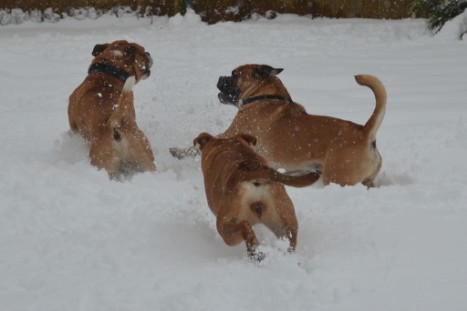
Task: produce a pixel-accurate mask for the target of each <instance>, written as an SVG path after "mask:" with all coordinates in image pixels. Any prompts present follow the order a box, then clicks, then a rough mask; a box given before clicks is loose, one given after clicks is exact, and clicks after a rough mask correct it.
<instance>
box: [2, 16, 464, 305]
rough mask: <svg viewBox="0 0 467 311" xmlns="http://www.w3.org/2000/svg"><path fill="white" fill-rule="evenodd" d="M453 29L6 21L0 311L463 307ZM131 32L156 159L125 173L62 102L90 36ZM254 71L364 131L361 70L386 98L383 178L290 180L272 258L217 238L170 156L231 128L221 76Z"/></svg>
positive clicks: (417, 23)
mask: <svg viewBox="0 0 467 311" xmlns="http://www.w3.org/2000/svg"><path fill="white" fill-rule="evenodd" d="M452 23H454V22H452ZM452 23H451V24H448V25H447V26H446V27H445V28H444V29H443V31H442V32H441V33H440V34H439V35H437V36H435V37H433V36H432V35H431V34H430V33H429V32H428V31H426V29H425V25H424V21H423V20H416V19H408V20H401V21H382V20H365V19H345V20H335V19H314V20H311V19H309V18H305V17H294V16H289V15H284V16H280V17H279V18H277V19H275V20H264V19H259V20H253V21H248V22H243V23H240V24H234V23H220V24H216V25H212V26H207V25H206V24H203V23H201V22H200V21H199V18H198V17H197V16H195V15H194V14H193V13H191V12H189V13H188V14H187V15H186V16H185V17H181V16H176V17H174V18H171V19H167V18H157V19H153V20H152V21H151V20H148V19H139V20H137V19H135V18H133V17H124V18H120V19H116V18H114V17H111V16H104V17H102V18H100V19H98V20H84V21H77V20H74V19H67V20H64V21H61V22H59V23H55V24H49V23H43V24H36V23H33V22H26V23H24V24H21V25H8V26H2V27H0V59H1V60H2V61H1V66H0V93H1V99H0V109H1V110H0V132H1V135H0V144H1V146H2V149H1V151H0V158H1V163H2V170H1V171H0V198H1V199H0V202H1V205H0V310H9V311H14V310H43V311H50V310H60V311H63V310H112V311H113V310H132V311H135V310H235V311H237V310H251V311H253V310H271V311H272V310H342V311H352V310H359V311H361V310H391V311H400V310H411V311H412V310H425V311H426V310H459V311H460V310H467V295H466V294H465V293H466V290H467V266H466V262H467V248H466V245H467V244H466V237H467V234H466V233H467V207H466V206H467V204H466V202H467V187H466V185H467V164H466V161H465V159H466V156H467V57H466V55H467V43H466V42H465V40H464V41H458V40H456V39H455V38H456V36H455V35H454V34H453V32H455V30H456V29H458V25H453V24H452ZM453 29H454V30H453ZM121 38H123V39H127V40H130V41H134V42H138V43H140V44H142V45H143V46H145V47H146V49H147V50H148V51H150V52H151V54H152V55H153V57H154V60H155V66H154V70H153V75H152V76H151V77H150V78H149V79H148V80H146V81H142V82H141V83H140V84H138V85H137V86H136V87H135V88H134V92H135V102H136V110H137V119H138V124H139V126H140V128H141V129H142V130H143V131H144V132H145V133H146V135H147V136H148V138H149V140H150V142H151V144H152V147H153V149H154V153H155V157H156V161H157V166H158V170H157V172H156V173H154V174H151V173H145V174H140V175H136V176H134V177H133V178H132V179H130V180H126V181H124V182H115V181H110V180H109V179H108V177H107V174H106V173H105V172H104V171H98V170H96V169H95V168H94V167H92V166H91V165H90V163H89V160H88V158H87V153H88V150H87V147H86V144H85V142H84V141H83V140H82V139H81V138H80V137H77V136H72V135H70V134H69V133H68V121H67V112H66V109H67V104H68V102H67V101H68V96H69V95H70V94H71V92H72V91H73V89H74V88H75V87H76V86H77V85H78V84H79V83H80V82H81V81H82V80H83V79H84V77H85V74H86V70H87V67H88V65H89V63H90V61H91V51H92V48H93V46H94V45H95V44H96V43H105V42H110V41H113V40H116V39H121ZM244 63H266V64H270V65H272V66H276V67H283V68H285V70H284V72H283V73H281V75H280V77H281V79H282V80H283V81H284V83H285V85H286V86H287V87H288V89H289V91H290V93H291V94H292V97H293V99H294V100H295V101H297V102H299V103H301V104H303V105H304V106H305V107H306V109H307V110H308V111H309V112H310V113H316V114H326V115H332V116H336V117H340V118H345V119H349V120H352V121H354V122H359V123H364V122H365V121H366V120H367V118H368V117H369V116H370V114H371V112H372V111H373V109H374V99H373V95H372V93H371V91H370V90H369V89H367V88H364V87H361V86H359V85H357V84H356V83H355V81H354V79H353V75H355V74H358V73H370V74H374V75H377V76H378V77H380V79H381V80H382V81H383V83H384V84H385V85H386V88H387V91H388V106H387V113H386V116H385V119H384V121H383V124H382V126H381V128H380V130H379V132H378V135H377V137H378V146H379V150H380V152H381V154H382V156H383V168H382V171H381V173H380V175H379V177H378V179H377V183H378V185H379V187H378V188H375V189H371V190H367V189H366V188H365V187H363V186H360V185H358V186H354V187H345V188H342V187H339V186H336V185H331V186H327V187H322V186H320V185H315V186H312V187H307V188H304V189H295V188H290V187H288V188H287V190H288V193H289V195H290V197H291V198H292V200H293V202H294V205H295V209H296V212H297V216H298V218H299V225H300V228H299V241H298V247H297V252H296V253H295V254H285V250H286V248H287V244H288V243H287V242H286V241H277V240H276V239H275V238H274V237H272V235H271V234H270V233H269V232H268V231H267V230H266V229H263V228H261V227H259V228H256V230H257V232H259V236H260V237H261V238H262V240H263V245H262V247H261V249H262V250H263V251H265V252H266V253H267V257H266V259H265V261H264V262H262V263H261V264H259V265H257V264H254V263H251V262H249V261H248V260H247V258H246V256H245V252H244V245H240V246H238V247H233V248H230V247H228V246H226V245H224V243H223V241H222V240H221V239H220V237H219V235H218V234H217V231H216V229H215V220H214V217H213V216H212V215H211V214H210V211H209V209H208V207H207V204H206V199H205V195H204V188H203V181H202V174H201V171H200V163H199V159H198V160H184V161H179V160H176V159H174V158H172V157H171V155H170V154H169V152H168V149H169V147H173V146H178V147H184V146H189V145H191V142H192V140H193V138H194V137H196V136H197V134H198V133H200V132H201V131H208V132H210V133H213V134H216V133H219V132H221V131H223V130H224V129H226V128H227V126H228V125H229V123H230V121H231V120H232V118H233V116H234V115H235V113H236V111H235V108H234V107H231V106H225V105H221V104H219V103H218V100H217V90H216V87H215V86H216V82H217V78H218V76H220V75H225V74H227V73H229V72H230V71H231V70H232V69H233V68H234V67H236V66H237V65H240V64H244Z"/></svg>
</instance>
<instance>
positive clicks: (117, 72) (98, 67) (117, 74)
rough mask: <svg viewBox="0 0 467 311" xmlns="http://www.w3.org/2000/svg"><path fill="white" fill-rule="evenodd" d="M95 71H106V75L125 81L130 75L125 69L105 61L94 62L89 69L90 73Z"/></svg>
mask: <svg viewBox="0 0 467 311" xmlns="http://www.w3.org/2000/svg"><path fill="white" fill-rule="evenodd" d="M93 72H98V73H104V74H106V75H109V76H112V77H114V78H117V79H118V80H120V81H123V82H125V81H126V79H128V77H129V76H130V75H129V74H128V73H126V72H125V71H123V70H121V69H118V68H116V67H114V66H112V65H109V64H105V63H97V64H92V65H91V66H90V67H89V69H88V73H93Z"/></svg>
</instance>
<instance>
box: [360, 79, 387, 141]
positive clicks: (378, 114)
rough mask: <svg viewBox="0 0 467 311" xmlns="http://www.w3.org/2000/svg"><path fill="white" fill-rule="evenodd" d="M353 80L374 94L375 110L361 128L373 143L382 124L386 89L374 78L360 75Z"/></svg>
mask: <svg viewBox="0 0 467 311" xmlns="http://www.w3.org/2000/svg"><path fill="white" fill-rule="evenodd" d="M355 80H356V81H357V83H358V84H360V85H364V86H367V87H369V88H370V89H371V90H372V91H373V93H374V94H375V99H376V107H375V110H374V111H373V114H372V115H371V117H370V118H369V119H368V121H367V122H366V124H365V125H364V127H363V131H364V132H365V133H366V134H367V136H368V138H369V139H370V140H371V141H373V140H375V139H376V132H377V131H378V129H379V127H380V125H381V123H382V122H383V118H384V114H385V112H386V89H385V88H384V85H383V83H382V82H381V81H380V80H379V79H378V78H377V77H375V76H371V75H363V74H360V75H356V76H355Z"/></svg>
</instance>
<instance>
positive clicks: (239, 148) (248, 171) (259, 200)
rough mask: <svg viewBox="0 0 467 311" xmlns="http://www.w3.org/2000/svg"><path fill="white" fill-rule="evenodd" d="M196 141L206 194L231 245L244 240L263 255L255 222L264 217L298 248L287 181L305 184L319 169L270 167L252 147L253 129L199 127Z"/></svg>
mask: <svg viewBox="0 0 467 311" xmlns="http://www.w3.org/2000/svg"><path fill="white" fill-rule="evenodd" d="M193 143H194V145H199V149H200V150H201V167H202V171H203V176H204V186H205V191H206V197H207V201H208V205H209V208H210V209H211V211H212V212H213V213H214V215H215V216H216V218H217V221H216V223H217V230H218V232H219V234H220V235H221V237H222V238H223V240H224V242H225V243H226V244H227V245H230V246H233V245H237V244H239V243H240V242H242V241H245V244H246V248H247V252H248V255H249V256H250V258H253V259H256V260H258V261H261V260H262V259H263V254H262V253H257V252H256V247H257V246H258V245H259V242H258V240H257V238H256V235H255V232H254V231H253V228H252V226H253V225H255V224H257V223H263V224H264V225H266V227H268V228H269V229H270V230H271V231H272V232H273V233H274V234H275V235H276V236H277V237H285V238H288V239H289V242H290V250H295V247H296V245H297V231H298V223H297V218H296V216H295V210H294V207H293V204H292V201H291V200H290V198H289V196H288V195H287V192H286V191H285V187H284V185H283V184H285V185H289V186H294V187H304V186H307V185H311V184H313V183H314V182H315V181H316V180H318V178H319V175H318V174H317V173H309V174H306V175H302V176H288V175H284V174H281V173H279V172H277V171H276V170H274V169H272V168H270V167H269V166H268V165H267V163H266V160H265V159H264V158H263V157H261V156H259V155H258V154H256V153H255V152H254V151H253V150H252V149H251V147H250V145H255V144H256V138H255V137H253V136H250V135H246V134H237V135H235V136H234V137H231V138H226V139H218V138H214V137H213V136H211V135H210V134H208V133H201V134H200V135H199V136H198V137H197V138H196V139H195V140H194V142H193Z"/></svg>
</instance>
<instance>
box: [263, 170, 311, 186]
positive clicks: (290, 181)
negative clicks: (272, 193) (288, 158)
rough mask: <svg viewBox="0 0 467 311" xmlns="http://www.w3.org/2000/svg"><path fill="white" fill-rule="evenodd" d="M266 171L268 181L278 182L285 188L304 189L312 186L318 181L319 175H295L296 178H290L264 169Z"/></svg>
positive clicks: (290, 176)
mask: <svg viewBox="0 0 467 311" xmlns="http://www.w3.org/2000/svg"><path fill="white" fill-rule="evenodd" d="M265 168H266V170H267V171H268V173H269V179H271V180H273V181H278V182H280V183H282V184H284V185H287V186H292V187H299V188H300V187H305V186H309V185H311V184H314V183H315V182H316V181H317V180H318V179H319V176H320V174H319V173H315V172H312V173H308V174H304V175H297V176H292V175H286V174H282V173H280V172H278V171H276V170H274V169H272V168H270V167H265Z"/></svg>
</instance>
